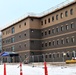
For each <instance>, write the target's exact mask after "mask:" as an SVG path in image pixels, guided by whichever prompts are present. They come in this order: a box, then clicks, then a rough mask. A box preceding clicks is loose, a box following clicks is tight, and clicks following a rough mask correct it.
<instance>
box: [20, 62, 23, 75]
mask: <svg viewBox="0 0 76 75" xmlns="http://www.w3.org/2000/svg"><path fill="white" fill-rule="evenodd" d="M20 75H23V73H22V63H20Z"/></svg>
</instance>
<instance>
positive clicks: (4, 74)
mask: <svg viewBox="0 0 76 75" xmlns="http://www.w3.org/2000/svg"><path fill="white" fill-rule="evenodd" d="M4 75H6V64H5V63H4Z"/></svg>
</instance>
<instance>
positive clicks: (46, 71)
mask: <svg viewBox="0 0 76 75" xmlns="http://www.w3.org/2000/svg"><path fill="white" fill-rule="evenodd" d="M44 72H45V75H48V70H47V65H46V62H44Z"/></svg>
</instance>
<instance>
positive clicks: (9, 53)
mask: <svg viewBox="0 0 76 75" xmlns="http://www.w3.org/2000/svg"><path fill="white" fill-rule="evenodd" d="M0 56H18V54H17V53H16V52H3V53H1V55H0Z"/></svg>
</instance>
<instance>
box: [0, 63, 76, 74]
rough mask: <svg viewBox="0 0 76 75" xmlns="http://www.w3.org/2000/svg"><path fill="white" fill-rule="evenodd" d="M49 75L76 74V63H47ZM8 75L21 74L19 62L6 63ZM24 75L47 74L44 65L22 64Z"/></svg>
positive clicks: (0, 71) (0, 72)
mask: <svg viewBox="0 0 76 75" xmlns="http://www.w3.org/2000/svg"><path fill="white" fill-rule="evenodd" d="M47 68H48V75H76V64H68V65H47ZM3 71H4V64H2V65H0V75H3V74H4V73H3ZM6 72H7V75H20V67H19V63H18V64H6ZM22 72H23V75H45V74H44V65H34V67H33V64H31V65H28V64H22Z"/></svg>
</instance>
